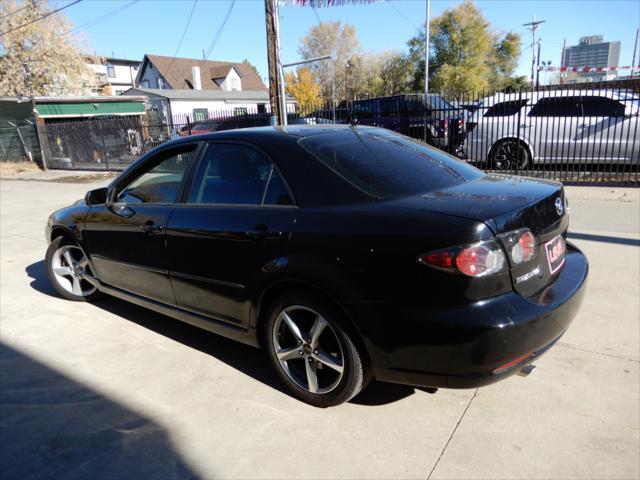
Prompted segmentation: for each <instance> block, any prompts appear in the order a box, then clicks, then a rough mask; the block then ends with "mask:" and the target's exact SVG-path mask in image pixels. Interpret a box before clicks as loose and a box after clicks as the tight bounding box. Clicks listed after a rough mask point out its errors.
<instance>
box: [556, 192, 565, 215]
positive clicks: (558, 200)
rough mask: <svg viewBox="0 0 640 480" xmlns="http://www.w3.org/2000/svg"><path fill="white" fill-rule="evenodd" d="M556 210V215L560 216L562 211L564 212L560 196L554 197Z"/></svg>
mask: <svg viewBox="0 0 640 480" xmlns="http://www.w3.org/2000/svg"><path fill="white" fill-rule="evenodd" d="M555 205H556V212H558V216H560V217H561V216H562V212H564V206H563V205H562V199H561V198H560V197H558V198H556V203H555Z"/></svg>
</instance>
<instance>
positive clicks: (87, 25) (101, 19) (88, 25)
mask: <svg viewBox="0 0 640 480" xmlns="http://www.w3.org/2000/svg"><path fill="white" fill-rule="evenodd" d="M139 1H140V0H133V1H131V2H129V3H127V4H126V5H123V6H122V7H120V8H116V9H115V10H112V11H111V12H109V13H106V14H104V15H102V16H101V17H98V18H96V19H94V20H91V21H90V22H87V23H85V24H84V25H80V26H79V27H75V28H73V29H71V30H69V31H68V32H66V33H65V35H68V34H70V33H76V32H79V31H81V30H86V29H87V28H91V27H93V26H95V25H97V24H99V23H102V22H104V21H105V20H108V19H109V18H111V17H113V16H114V15H117V14H118V13H120V12H121V11H123V10H126V9H127V8H129V7H130V6H131V5H133V4H135V3H138V2H139Z"/></svg>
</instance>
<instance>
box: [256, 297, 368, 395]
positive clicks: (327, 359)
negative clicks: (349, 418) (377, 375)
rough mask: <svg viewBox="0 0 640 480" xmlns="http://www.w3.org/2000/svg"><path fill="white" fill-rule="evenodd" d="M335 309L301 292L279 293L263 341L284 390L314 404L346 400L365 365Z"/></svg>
mask: <svg viewBox="0 0 640 480" xmlns="http://www.w3.org/2000/svg"><path fill="white" fill-rule="evenodd" d="M343 322H344V320H343V315H341V312H339V310H338V309H336V308H335V307H333V305H331V304H330V303H328V302H325V301H324V300H323V299H321V298H317V297H316V296H315V295H311V294H308V293H306V292H299V293H297V294H296V293H292V294H288V295H284V296H283V297H281V298H280V299H279V300H277V301H276V302H275V304H274V305H273V306H272V308H271V309H270V311H269V314H268V319H267V323H266V329H265V337H266V338H265V343H266V346H267V349H268V354H269V358H270V359H271V363H272V364H273V366H274V367H275V369H276V371H277V372H278V375H279V376H280V378H282V380H283V381H284V383H285V384H286V385H287V387H288V388H289V390H290V391H291V392H292V393H293V394H294V395H295V396H296V397H298V398H300V399H301V400H303V401H305V402H307V403H309V404H311V405H315V406H317V407H330V406H334V405H339V404H341V403H344V402H347V401H349V400H350V399H351V398H353V397H354V396H356V395H357V394H358V393H359V392H360V391H361V390H362V388H363V387H364V386H365V383H366V381H365V379H366V375H365V373H366V370H365V369H366V366H365V365H364V364H363V360H362V356H361V354H360V353H359V352H358V348H357V347H356V345H355V344H354V342H353V340H352V339H351V338H350V336H349V334H348V333H347V332H346V331H345V329H344V328H343V327H342V325H343V324H344V323H343Z"/></svg>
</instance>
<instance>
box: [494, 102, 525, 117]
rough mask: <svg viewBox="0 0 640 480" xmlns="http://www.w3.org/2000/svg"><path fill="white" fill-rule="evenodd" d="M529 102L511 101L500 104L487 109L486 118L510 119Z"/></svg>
mask: <svg viewBox="0 0 640 480" xmlns="http://www.w3.org/2000/svg"><path fill="white" fill-rule="evenodd" d="M527 102H528V100H526V99H524V100H511V101H507V102H499V103H496V104H495V105H492V106H491V107H489V108H487V111H486V112H485V113H484V116H485V117H508V116H510V115H515V114H516V113H518V112H519V111H520V109H521V108H522V107H523V106H525V105H526V104H527Z"/></svg>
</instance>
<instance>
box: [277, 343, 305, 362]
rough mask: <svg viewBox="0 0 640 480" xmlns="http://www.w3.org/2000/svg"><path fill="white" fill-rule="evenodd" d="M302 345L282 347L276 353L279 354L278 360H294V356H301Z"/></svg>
mask: <svg viewBox="0 0 640 480" xmlns="http://www.w3.org/2000/svg"><path fill="white" fill-rule="evenodd" d="M299 350H300V347H292V348H281V349H280V350H278V352H277V353H276V355H277V356H278V360H280V361H281V362H286V361H287V360H293V359H294V358H300V354H299V353H298V351H299Z"/></svg>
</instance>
